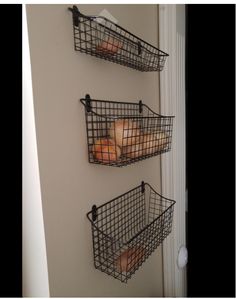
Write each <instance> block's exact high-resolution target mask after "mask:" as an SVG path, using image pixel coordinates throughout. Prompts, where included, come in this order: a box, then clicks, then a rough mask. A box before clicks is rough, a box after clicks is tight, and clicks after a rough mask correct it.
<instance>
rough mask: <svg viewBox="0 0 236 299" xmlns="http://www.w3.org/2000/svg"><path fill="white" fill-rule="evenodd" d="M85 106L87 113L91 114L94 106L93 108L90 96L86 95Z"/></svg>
mask: <svg viewBox="0 0 236 299" xmlns="http://www.w3.org/2000/svg"><path fill="white" fill-rule="evenodd" d="M85 103H86V104H85V106H86V111H87V112H91V109H92V106H91V98H90V95H89V94H86V96H85Z"/></svg>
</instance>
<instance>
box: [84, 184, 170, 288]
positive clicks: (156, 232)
mask: <svg viewBox="0 0 236 299" xmlns="http://www.w3.org/2000/svg"><path fill="white" fill-rule="evenodd" d="M174 204H175V201H174V200H171V199H168V198H166V197H164V196H162V195H160V194H158V193H157V192H156V191H155V190H154V189H153V188H152V187H151V186H150V185H149V184H148V183H144V182H142V183H141V185H139V186H137V187H135V188H133V189H132V190H130V191H128V192H126V193H124V194H122V195H120V196H118V197H116V198H114V199H112V200H110V201H108V202H106V203H105V204H102V205H100V206H98V207H97V206H96V205H93V207H92V210H91V211H90V212H88V213H87V218H88V219H89V221H90V222H91V227H92V238H93V257H94V266H95V268H96V269H98V270H100V271H102V272H105V273H106V274H108V275H111V276H113V277H114V278H116V279H118V280H120V281H121V282H125V283H127V281H128V279H130V278H131V276H132V275H133V274H134V273H135V272H136V271H137V270H138V268H139V267H140V266H141V265H142V264H143V263H144V262H145V260H146V259H147V258H148V257H149V256H150V255H151V254H152V253H153V252H154V251H155V249H156V248H157V247H158V246H159V245H160V244H161V243H162V242H163V240H164V239H165V238H166V237H167V236H168V235H169V234H170V232H171V229H172V220H173V212H174Z"/></svg>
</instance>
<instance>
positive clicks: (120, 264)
mask: <svg viewBox="0 0 236 299" xmlns="http://www.w3.org/2000/svg"><path fill="white" fill-rule="evenodd" d="M144 254H145V249H144V248H142V247H133V248H129V249H126V250H125V251H124V252H123V253H122V254H121V255H120V256H119V257H118V258H117V260H116V261H115V266H116V269H117V271H119V272H129V271H130V270H132V269H133V268H135V266H136V265H138V263H139V262H140V261H141V260H142V258H143V256H144Z"/></svg>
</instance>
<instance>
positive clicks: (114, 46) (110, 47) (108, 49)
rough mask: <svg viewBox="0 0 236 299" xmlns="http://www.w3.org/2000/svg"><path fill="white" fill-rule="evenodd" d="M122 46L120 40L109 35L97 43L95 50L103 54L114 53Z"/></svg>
mask: <svg viewBox="0 0 236 299" xmlns="http://www.w3.org/2000/svg"><path fill="white" fill-rule="evenodd" d="M122 46H123V43H122V42H121V41H119V40H118V39H116V38H114V37H112V36H109V37H108V38H105V39H104V40H102V41H101V42H100V43H99V44H98V45H97V47H96V52H98V53H100V54H105V55H114V54H116V53H117V52H118V50H119V49H121V48H122Z"/></svg>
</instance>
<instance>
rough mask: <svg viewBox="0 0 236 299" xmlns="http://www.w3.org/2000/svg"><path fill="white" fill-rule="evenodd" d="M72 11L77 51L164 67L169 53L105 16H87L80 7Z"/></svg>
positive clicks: (144, 67)
mask: <svg viewBox="0 0 236 299" xmlns="http://www.w3.org/2000/svg"><path fill="white" fill-rule="evenodd" d="M68 9H69V10H70V11H71V12H72V17H73V32H74V48H75V50H76V51H80V52H82V53H86V54H89V55H92V56H96V57H99V58H102V59H105V60H109V61H112V62H115V63H118V64H121V65H124V66H127V67H130V68H133V69H136V70H139V71H143V72H150V71H161V70H162V69H163V67H164V64H165V61H166V57H167V56H169V55H168V54H167V53H165V52H163V51H161V50H159V49H158V48H156V47H154V46H152V45H150V44H149V43H147V42H145V41H144V40H142V39H140V38H139V37H137V36H136V35H134V34H132V33H130V32H129V31H127V30H125V29H124V28H122V27H121V26H119V25H117V24H115V23H113V22H112V21H110V20H108V19H107V18H105V17H102V16H86V15H83V14H82V13H81V12H80V11H79V10H78V8H77V6H73V8H68Z"/></svg>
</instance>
